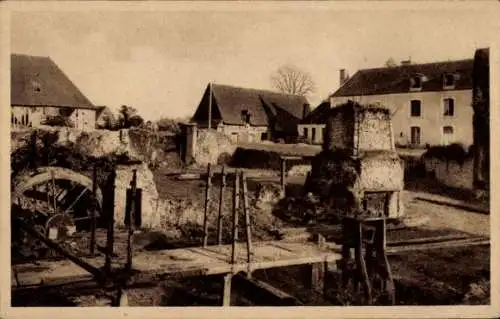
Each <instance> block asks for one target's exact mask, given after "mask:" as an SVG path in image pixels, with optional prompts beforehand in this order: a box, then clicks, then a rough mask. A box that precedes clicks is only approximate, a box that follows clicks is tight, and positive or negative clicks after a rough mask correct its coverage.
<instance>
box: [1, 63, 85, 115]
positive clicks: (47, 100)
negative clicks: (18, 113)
mask: <svg viewBox="0 0 500 319" xmlns="http://www.w3.org/2000/svg"><path fill="white" fill-rule="evenodd" d="M10 61H11V93H10V98H11V105H23V106H24V105H26V106H58V107H68V108H95V106H94V105H93V104H92V102H90V101H89V100H88V99H87V98H86V97H85V96H84V95H83V94H82V92H80V90H78V88H77V87H76V86H75V85H74V84H73V82H71V80H70V79H69V78H68V77H67V76H66V75H65V74H64V72H63V71H62V70H61V69H60V68H59V67H58V66H57V65H56V64H55V63H54V61H52V59H51V58H49V57H40V56H30V55H22V54H12V55H11V59H10Z"/></svg>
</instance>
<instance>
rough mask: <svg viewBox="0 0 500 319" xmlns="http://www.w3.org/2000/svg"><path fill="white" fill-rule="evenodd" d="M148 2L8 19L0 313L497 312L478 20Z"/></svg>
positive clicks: (485, 53) (485, 64)
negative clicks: (5, 304) (5, 291)
mask: <svg viewBox="0 0 500 319" xmlns="http://www.w3.org/2000/svg"><path fill="white" fill-rule="evenodd" d="M196 4H197V3H194V2H193V3H192V4H191V5H192V6H195V5H196ZM155 5H158V9H157V10H151V8H153V4H151V3H149V5H148V7H145V6H144V7H141V6H140V4H137V7H135V8H134V6H131V7H130V8H129V9H130V10H109V8H108V9H107V10H99V7H96V9H95V10H78V9H74V10H62V11H58V10H55V9H54V8H52V7H47V8H46V9H45V10H42V9H43V8H42V7H40V8H38V9H37V10H15V9H11V10H10V12H9V16H10V20H9V21H10V50H9V53H8V54H9V56H10V58H9V59H8V61H9V63H10V65H9V67H7V68H5V70H6V72H8V70H10V82H9V83H10V116H9V118H10V176H11V183H10V194H11V196H10V211H11V213H10V247H11V249H10V278H11V281H10V292H11V295H10V304H11V307H12V308H19V307H20V308H23V307H96V306H101V307H138V306H155V307H202V306H214V307H220V306H222V307H229V306H232V307H238V306H250V307H260V306H313V307H314V306H332V307H333V306H369V305H371V306H401V305H405V306H438V305H446V306H453V305H485V306H487V305H491V303H492V302H494V301H493V300H492V298H491V296H490V290H491V287H490V285H491V284H490V239H491V234H490V115H489V114H490V113H489V110H490V94H491V92H490V64H491V63H490V59H491V56H493V53H492V47H491V46H490V39H491V37H492V36H493V34H494V33H495V32H494V29H493V28H491V21H493V20H494V19H496V16H495V13H494V10H488V9H486V8H487V7H486V6H484V7H482V6H481V5H478V6H477V8H475V9H470V8H468V7H467V8H468V9H463V10H459V9H454V10H451V9H450V10H448V9H447V7H446V6H442V7H440V8H441V9H439V10H437V9H436V10H432V9H430V8H427V9H422V10H417V9H405V8H404V7H402V6H398V5H397V4H394V8H396V9H394V8H392V7H390V6H389V5H388V3H386V4H385V5H383V6H381V7H380V8H378V9H377V6H374V7H375V8H374V9H373V10H371V9H366V10H352V11H349V10H340V11H339V10H336V9H335V6H333V5H332V8H331V9H325V10H312V9H311V10H310V7H307V6H304V7H301V6H300V4H298V3H297V4H294V3H290V7H289V8H287V7H284V6H277V7H273V6H270V7H269V9H267V10H252V6H258V5H257V4H250V5H249V4H248V3H247V4H245V3H240V4H238V5H236V4H235V5H234V6H232V5H230V4H228V3H227V4H226V5H227V6H228V7H224V8H225V9H221V8H222V6H221V7H218V6H214V7H213V8H212V7H209V6H202V8H203V9H198V10H191V8H192V7H189V6H185V7H182V6H181V7H182V10H181V9H179V10H173V9H168V6H167V5H166V6H161V5H160V4H157V3H156V4H155ZM201 5H202V4H200V6H201ZM302 5H304V4H302ZM146 8H147V9H148V10H146ZM228 8H229V9H228ZM308 8H309V9H308ZM391 8H392V9H391ZM388 21H390V23H389V22H388ZM490 55H491V56H490ZM7 78H8V76H7ZM7 120H8V119H7ZM6 124H7V123H6ZM5 138H7V137H5ZM2 146H3V145H2ZM2 154H8V152H7V151H6V152H5V153H2ZM3 176H7V173H6V174H5V175H3ZM4 182H5V184H6V185H7V179H5V180H4ZM7 204H9V203H6V206H7Z"/></svg>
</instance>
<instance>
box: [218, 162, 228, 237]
mask: <svg viewBox="0 0 500 319" xmlns="http://www.w3.org/2000/svg"><path fill="white" fill-rule="evenodd" d="M224 167H225V165H223V166H222V172H221V185H220V196H219V216H218V218H217V244H218V245H221V244H222V217H223V212H222V210H223V205H224V190H225V189H226V173H225V171H224Z"/></svg>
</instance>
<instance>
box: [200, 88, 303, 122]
mask: <svg viewBox="0 0 500 319" xmlns="http://www.w3.org/2000/svg"><path fill="white" fill-rule="evenodd" d="M211 87H212V92H213V100H212V107H213V108H212V116H213V119H218V120H222V122H223V123H224V124H230V125H244V124H245V122H244V121H243V120H242V117H241V113H242V111H248V113H250V115H251V116H250V125H253V126H268V125H275V126H277V127H285V126H289V125H290V123H289V122H290V121H292V122H293V120H295V121H296V122H297V123H298V121H299V120H300V119H302V117H303V111H304V106H305V105H306V107H307V110H309V103H308V102H307V99H306V98H305V97H303V96H299V95H292V94H284V93H279V92H272V91H267V90H257V89H248V88H241V87H235V86H230V85H221V84H212V85H211ZM209 88H210V85H209V86H208V87H207V89H206V91H205V94H204V96H203V98H202V100H201V102H200V105H199V106H198V109H197V110H196V112H195V114H194V116H193V120H194V121H196V122H201V121H204V120H205V121H206V114H208V95H209ZM297 123H294V124H293V125H296V124H297Z"/></svg>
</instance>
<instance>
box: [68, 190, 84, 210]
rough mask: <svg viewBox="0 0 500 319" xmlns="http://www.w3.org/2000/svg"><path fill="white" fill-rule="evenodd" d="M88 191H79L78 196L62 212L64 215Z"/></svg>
mask: <svg viewBox="0 0 500 319" xmlns="http://www.w3.org/2000/svg"><path fill="white" fill-rule="evenodd" d="M87 191H88V188H84V189H83V191H81V193H80V194H78V197H76V199H75V200H74V201H73V202H72V203H71V205H69V206H68V208H66V209H65V210H64V214H66V213H67V212H69V211H70V210H71V209H72V208H73V206H75V204H76V203H77V202H78V201H79V200H80V198H82V196H83V195H85V193H86V192H87Z"/></svg>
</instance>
